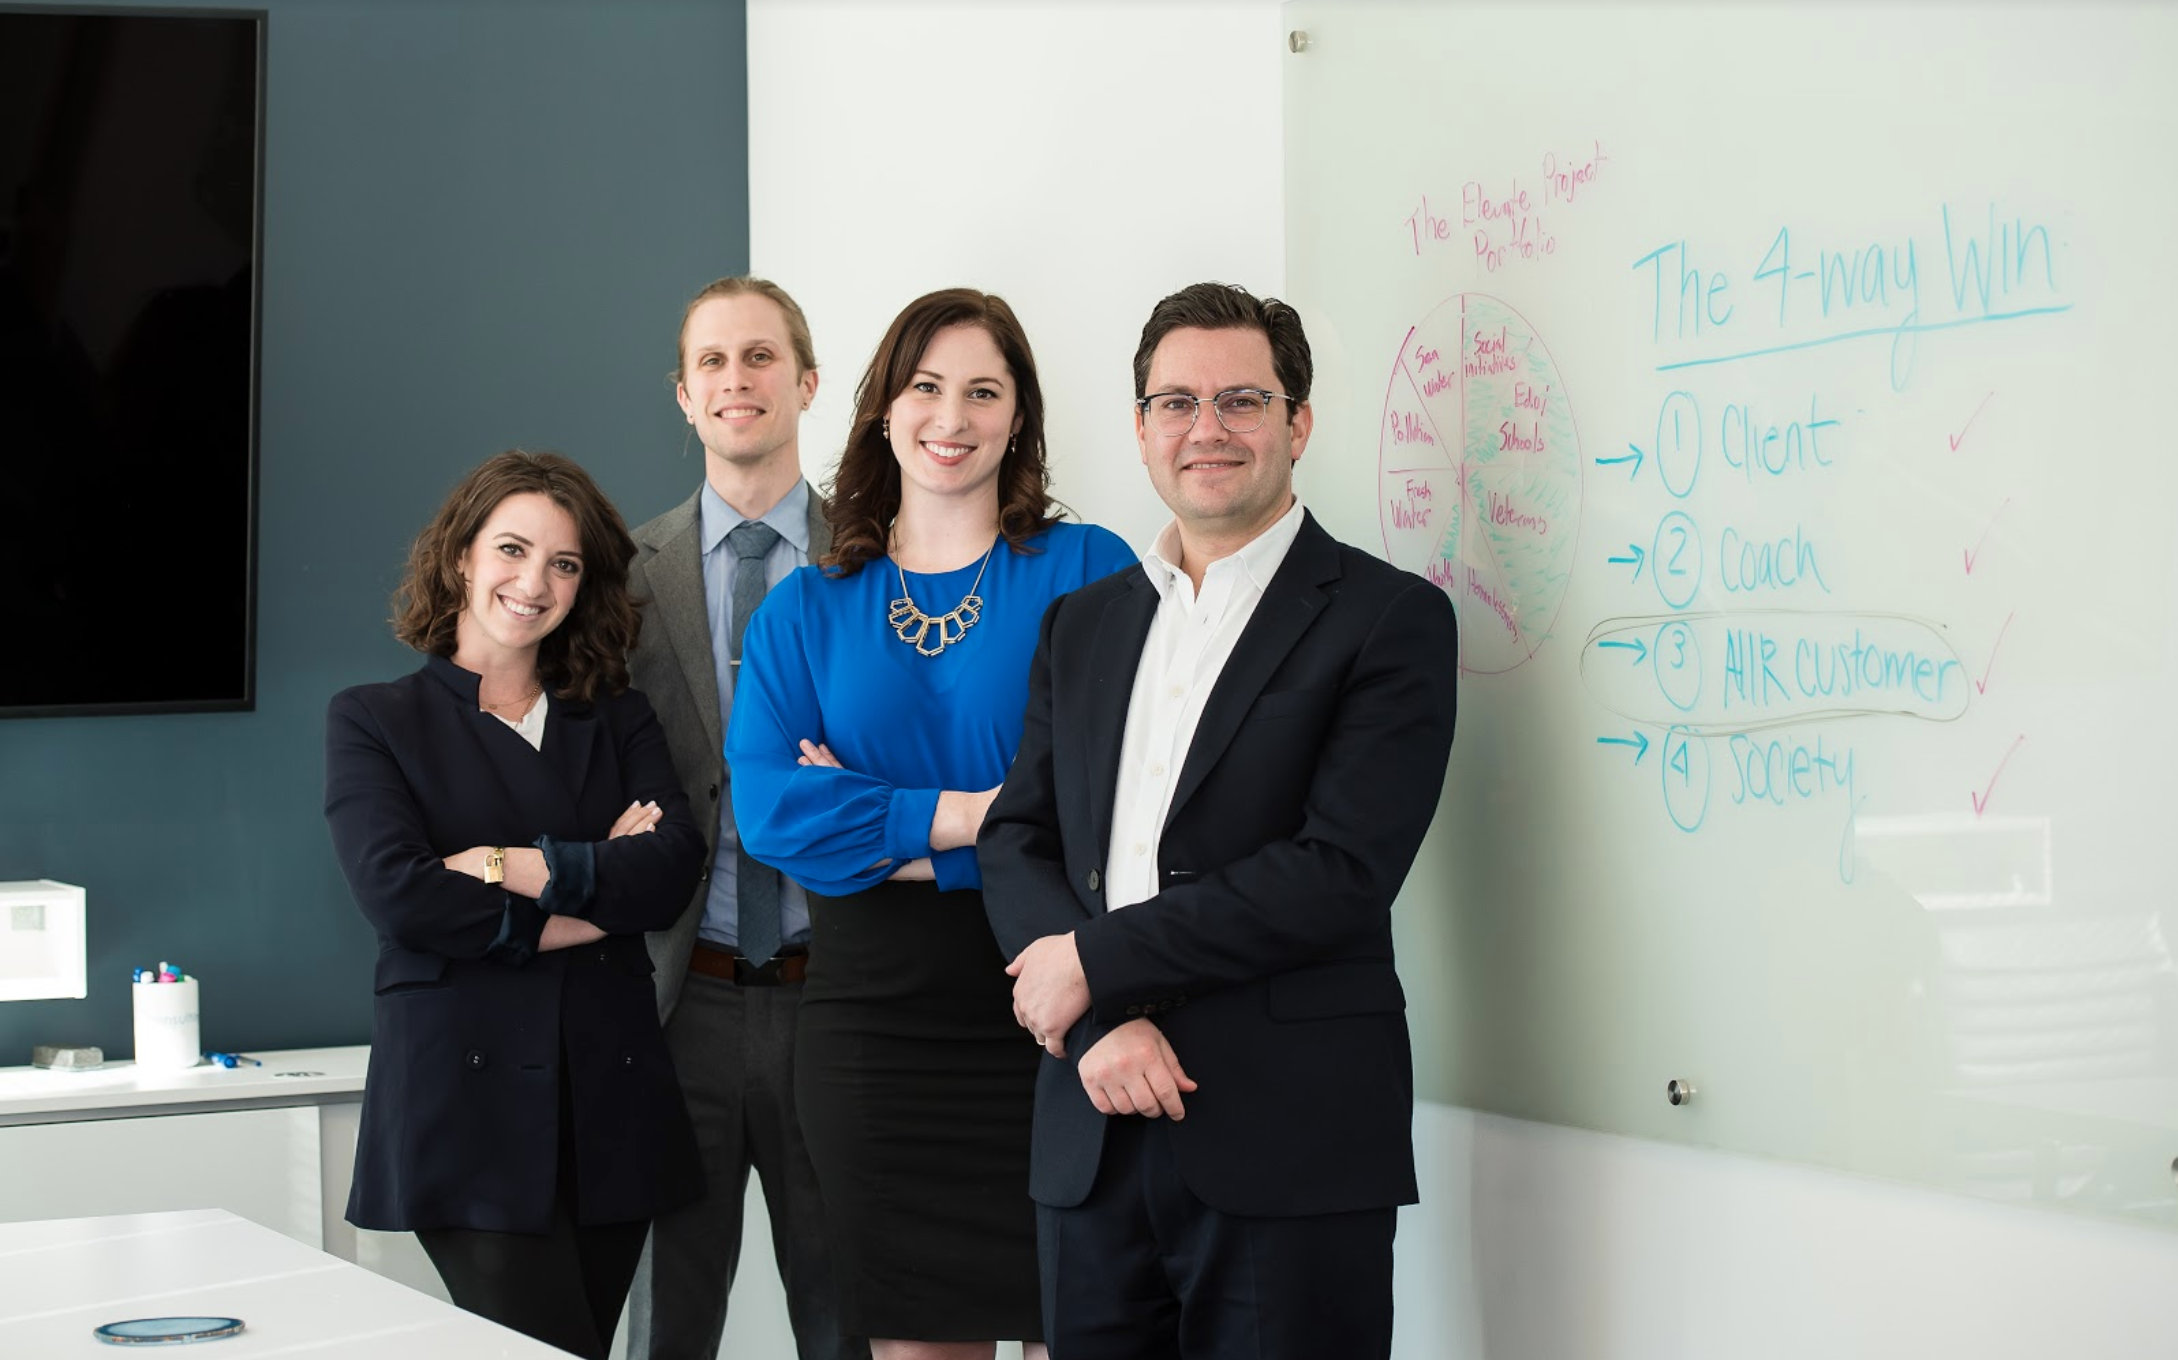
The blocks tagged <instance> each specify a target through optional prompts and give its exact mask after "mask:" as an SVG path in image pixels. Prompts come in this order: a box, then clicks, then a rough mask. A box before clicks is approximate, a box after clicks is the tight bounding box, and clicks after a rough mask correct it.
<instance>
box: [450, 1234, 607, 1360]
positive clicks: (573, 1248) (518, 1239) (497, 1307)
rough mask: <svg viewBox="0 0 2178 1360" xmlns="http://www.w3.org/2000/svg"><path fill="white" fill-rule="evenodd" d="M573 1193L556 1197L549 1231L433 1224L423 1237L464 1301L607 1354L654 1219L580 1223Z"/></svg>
mask: <svg viewBox="0 0 2178 1360" xmlns="http://www.w3.org/2000/svg"><path fill="white" fill-rule="evenodd" d="M569 1199H570V1196H568V1195H565V1194H561V1195H558V1196H555V1197H554V1200H553V1205H552V1227H551V1230H550V1231H548V1232H546V1233H545V1234H544V1235H542V1236H536V1235H533V1234H530V1233H506V1232H484V1231H482V1230H479V1229H475V1228H426V1229H424V1230H423V1231H421V1232H418V1233H417V1234H416V1240H417V1241H419V1242H421V1243H422V1244H423V1249H424V1252H425V1253H426V1254H427V1255H429V1256H430V1258H431V1264H432V1265H433V1266H435V1267H437V1269H438V1272H439V1278H440V1279H442V1280H444V1281H445V1282H446V1292H447V1293H448V1294H450V1295H452V1296H453V1299H454V1302H455V1303H456V1304H458V1305H459V1306H460V1307H462V1308H465V1309H467V1310H468V1311H469V1312H472V1313H475V1314H477V1315H479V1316H481V1317H488V1318H490V1319H491V1320H492V1321H494V1322H496V1323H498V1324H500V1325H501V1326H503V1327H512V1328H513V1329H514V1330H515V1331H518V1332H521V1333H522V1334H523V1335H525V1336H533V1337H535V1338H537V1339H538V1340H539V1341H542V1342H544V1343H545V1344H546V1345H548V1346H557V1347H559V1348H560V1349H561V1350H563V1351H567V1352H570V1353H571V1354H574V1355H581V1356H588V1357H591V1360H605V1357H606V1352H608V1351H610V1350H611V1349H612V1345H613V1330H614V1329H615V1328H616V1327H618V1326H619V1325H620V1305H621V1303H622V1302H623V1301H625V1300H626V1299H627V1297H628V1281H629V1280H630V1279H632V1278H634V1275H635V1262H636V1258H637V1257H639V1256H641V1255H642V1253H643V1234H644V1232H645V1231H646V1230H647V1229H648V1228H649V1227H650V1224H649V1223H648V1222H646V1221H644V1220H640V1219H638V1220H637V1221H635V1222H633V1223H600V1224H577V1223H576V1222H575V1221H574V1220H573V1219H572V1218H570V1217H569V1216H568V1212H567V1205H568V1202H569Z"/></svg>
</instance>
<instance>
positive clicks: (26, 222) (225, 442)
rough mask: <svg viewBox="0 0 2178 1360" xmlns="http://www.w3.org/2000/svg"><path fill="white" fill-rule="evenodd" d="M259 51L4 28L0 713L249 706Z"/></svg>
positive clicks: (48, 24)
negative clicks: (2, 640)
mask: <svg viewBox="0 0 2178 1360" xmlns="http://www.w3.org/2000/svg"><path fill="white" fill-rule="evenodd" d="M263 53H264V15H263V14H262V13H243V12H230V11H216V12H215V11H204V10H188V11H173V12H169V13H146V12H144V11H141V10H139V11H134V12H129V11H106V12H88V11H67V10H58V9H30V8H16V7H8V8H0V506H4V508H5V511H6V513H5V514H4V515H0V526H4V527H0V566H4V572H0V638H4V639H5V641H4V643H0V716H47V715H59V714H74V713H147V712H177V711H190V710H217V709H242V708H248V707H250V706H251V703H252V699H253V694H254V684H253V679H254V674H253V673H254V666H255V627H256V581H255V544H256V506H255V499H256V497H255V491H256V485H257V475H256V474H257V447H256V445H257V354H258V344H257V317H258V297H259V292H260V282H259V274H260V259H261V250H260V248H259V233H260V227H259V224H260V221H261V211H260V203H261V200H262V181H263V175H262V165H263V155H262V147H263V128H264V120H263V108H264V98H263V90H264V60H263Z"/></svg>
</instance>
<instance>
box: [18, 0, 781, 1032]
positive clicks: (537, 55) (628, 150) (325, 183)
mask: <svg viewBox="0 0 2178 1360" xmlns="http://www.w3.org/2000/svg"><path fill="white" fill-rule="evenodd" d="M265 8H267V9H268V10H269V12H270V21H269V29H268V35H269V36H268V43H267V47H268V51H267V81H266V101H267V109H266V156H265V212H264V230H265V241H264V280H265V292H264V308H263V312H264V319H263V325H264V332H263V358H262V396H261V399H260V411H261V413H262V415H261V420H262V425H261V435H260V446H259V459H260V465H259V508H258V536H259V558H258V567H257V590H258V646H257V709H256V711H255V712H252V713H236V714H200V715H188V716H176V717H130V718H68V719H43V720H28V721H12V722H0V880H5V879H17V878H41V877H42V878H58V879H62V880H65V881H67V882H71V883H80V884H82V885H83V886H84V887H85V888H87V889H88V890H89V893H90V997H89V998H88V999H87V1000H84V1001H53V1002H14V1003H0V1066H6V1065H13V1064H20V1063H26V1062H28V1061H29V1060H30V1049H31V1046H32V1045H33V1044H36V1043H47V1042H56V1041H75V1042H88V1043H95V1044H99V1045H101V1046H102V1047H104V1048H105V1049H106V1051H107V1052H108V1054H110V1055H112V1056H116V1057H120V1056H125V1055H127V1054H128V1053H129V1051H130V1049H131V1047H132V1044H131V1039H130V1026H129V998H128V970H129V968H130V966H131V965H134V964H138V963H149V962H155V961H156V960H158V959H160V958H167V959H172V960H174V961H175V962H176V963H178V964H180V965H182V966H183V967H185V968H187V969H188V970H189V971H190V972H192V973H194V974H196V975H197V976H198V977H199V978H201V979H202V992H203V997H202V1005H203V1037H204V1042H205V1044H206V1045H207V1046H208V1047H214V1048H228V1049H243V1050H247V1049H252V1048H295V1047H309V1046H316V1045H323V1044H347V1043H361V1042H364V1041H365V1040H367V1039H368V1038H369V1015H370V1005H369V1003H370V977H371V960H372V958H373V956H374V953H375V944H374V941H373V937H372V935H371V933H370V931H369V930H368V929H366V928H365V926H364V924H363V921H362V919H361V917H359V916H358V915H357V913H356V910H355V907H354V905H353V904H352V903H351V902H350V901H349V898H348V894H347V890H346V888H345V886H344V885H343V884H342V881H341V878H340V875H339V872H338V871H337V869H336V868H335V867H334V864H333V860H332V851H331V847H330V844H329V842H328V840H327V837H326V833H325V823H324V820H323V818H322V816H321V813H320V807H321V794H322V781H323V773H324V770H323V756H322V749H321V748H322V743H323V723H324V712H325V702H326V700H327V698H329V697H330V696H331V695H332V693H333V692H334V691H335V690H337V689H339V688H341V687H343V686H345V685H351V684H355V683H358V682H360V681H364V680H372V679H382V678H385V677H389V676H393V675H398V674H401V673H402V672H404V671H406V670H409V669H411V668H412V667H413V666H414V665H415V664H416V658H415V656H414V654H413V653H411V652H408V651H407V650H405V649H404V648H402V647H400V646H399V645H398V644H397V643H395V642H394V641H393V640H392V637H391V636H390V635H389V633H388V632H387V629H386V625H385V618H386V600H387V595H388V592H390V591H391V589H392V587H393V585H394V583H395V580H396V577H397V575H398V570H399V566H400V563H401V560H402V557H403V554H404V553H405V551H406V549H407V545H408V541H409V539H410V538H411V537H412V536H413V535H414V533H415V531H416V530H417V529H418V528H419V527H420V526H421V525H422V523H423V521H424V519H425V517H426V516H428V515H429V514H430V513H431V511H432V510H433V509H434V508H435V507H436V506H437V504H438V502H439V500H440V498H441V497H442V496H443V495H444V493H445V492H446V490H447V488H448V487H449V486H450V485H451V484H452V483H453V482H454V481H455V480H456V479H457V478H459V477H460V476H461V474H462V473H464V472H465V471H467V470H468V469H469V468H470V467H471V466H473V465H474V464H476V463H477V462H479V461H481V460H482V459H483V458H484V457H485V456H486V455H488V454H490V453H493V452H495V451H497V450H499V449H501V448H505V447H507V446H509V445H517V444H520V445H527V446H530V447H544V448H557V449H559V450H561V451H563V452H566V453H568V454H571V455H573V456H574V457H575V458H577V459H579V460H580V461H581V462H582V463H583V464H584V465H585V466H587V467H588V468H590V470H591V471H592V472H593V473H594V474H596V476H597V477H598V480H599V481H600V482H601V483H602V484H603V485H604V487H605V489H606V491H607V492H608V493H609V494H611V495H612V496H613V497H614V498H615V499H616V500H617V501H618V502H619V504H620V506H621V509H622V511H623V512H624V513H625V514H626V515H627V517H628V519H629V521H630V522H631V523H633V522H635V521H638V520H641V519H645V518H648V517H649V516H650V515H652V514H655V513H657V512H658V511H659V510H662V509H664V508H665V507H666V506H667V505H669V504H671V503H672V502H674V501H675V500H678V499H679V498H681V497H682V496H685V495H686V494H688V492H690V491H692V490H694V488H695V486H696V482H697V480H698V478H699V477H700V476H701V475H702V455H701V451H700V450H696V451H687V450H684V448H683V441H684V437H685V435H686V433H687V428H688V427H687V425H686V424H685V422H684V421H683V420H682V418H681V415H680V412H679V410H678V409H677V408H676V407H675V406H674V405H673V402H672V398H671V393H670V391H669V389H668V388H667V386H666V384H665V379H664V375H665V373H666V372H667V370H668V369H669V368H670V367H671V365H672V360H673V346H674V334H675V326H676V324H677V323H678V321H679V317H680V307H681V304H682V302H683V301H684V300H685V299H686V297H687V296H688V294H689V293H690V292H692V291H693V290H694V289H695V288H696V287H697V286H698V285H700V284H702V283H703V282H705V281H706V280H709V279H711V278H714V277H716V276H718V275H720V274H726V273H735V272H739V271H741V270H743V269H745V268H747V266H748V221H749V213H748V135H747V80H746V70H745V37H746V29H745V24H744V18H743V6H742V4H741V2H740V0H614V3H611V4H590V3H572V2H571V0H569V2H561V0H526V2H522V0H461V2H460V3H437V2H436V0H432V2H430V3H426V2H425V0H271V2H270V3H269V4H267V5H266V6H265ZM141 428H142V430H143V437H144V438H145V440H147V441H148V442H150V443H152V444H154V445H156V443H157V441H158V438H159V427H158V419H157V413H156V412H147V413H145V418H144V420H143V421H142V422H141ZM169 474H170V475H172V476H174V477H176V478H182V477H187V476H188V475H189V469H188V468H187V467H186V466H174V467H171V468H170V469H169ZM0 494H4V493H0ZM180 528H181V529H182V532H179V533H178V534H177V535H176V537H175V538H174V540H173V541H171V542H163V543H104V544H87V545H85V547H86V550H87V551H98V552H113V553H124V554H127V555H128V556H130V557H131V558H132V559H134V560H135V561H136V562H137V563H138V564H139V566H140V568H141V572H142V586H143V589H142V592H141V598H142V606H143V608H144V609H146V610H175V609H179V610H186V609H188V608H189V544H188V534H187V532H186V526H180ZM111 626H112V627H114V628H118V629H126V628H127V627H128V626H129V620H128V619H126V618H116V619H114V620H112V621H111ZM8 649H9V651H10V653H11V655H10V656H9V657H8V658H7V659H6V661H5V663H4V664H9V665H17V664H35V640H29V639H10V640H9V644H8ZM142 661H143V664H144V665H146V666H157V665H159V664H160V658H159V657H157V656H145V657H143V658H142Z"/></svg>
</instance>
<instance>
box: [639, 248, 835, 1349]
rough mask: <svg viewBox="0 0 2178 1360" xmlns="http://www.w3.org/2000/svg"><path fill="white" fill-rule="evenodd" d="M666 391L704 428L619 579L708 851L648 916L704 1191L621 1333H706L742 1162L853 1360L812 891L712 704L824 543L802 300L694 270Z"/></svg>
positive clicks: (651, 1256) (791, 1301) (649, 1266)
mask: <svg viewBox="0 0 2178 1360" xmlns="http://www.w3.org/2000/svg"><path fill="white" fill-rule="evenodd" d="M674 391H675V395H676V397H677V398H678V399H679V401H680V405H681V410H682V412H683V413H685V414H686V415H687V417H688V423H689V425H690V427H691V428H692V430H693V431H694V433H695V436H696V437H697V438H698V439H699V440H700V441H701V442H702V444H703V450H704V454H703V463H704V482H703V485H702V486H700V487H699V488H697V491H696V494H695V495H693V496H691V497H689V498H688V499H687V500H686V501H683V502H682V503H681V504H679V505H677V506H675V507H674V508H673V509H671V510H668V511H666V512H665V513H664V514H662V515H660V516H658V517H657V518H656V519H654V520H651V521H650V522H649V523H647V524H644V525H643V526H642V527H640V528H638V529H637V530H636V531H635V543H636V557H635V564H634V566H633V567H632V568H631V570H630V572H629V585H630V588H631V589H632V590H633V591H634V592H635V594H636V596H637V597H638V598H647V599H648V600H649V601H650V603H649V605H648V607H647V610H646V615H645V618H644V620H643V632H642V638H641V641H640V642H639V643H638V644H637V646H636V649H635V652H634V654H633V655H632V656H631V657H629V669H630V671H631V672H632V674H633V677H634V681H635V687H636V688H637V689H640V690H641V691H643V693H644V694H645V695H646V696H647V697H648V698H649V699H650V702H651V706H652V707H653V708H654V709H655V710H656V711H657V714H658V719H659V721H660V722H661V723H663V724H664V726H665V731H666V738H667V741H668V742H669V743H670V745H671V747H672V753H673V764H674V767H675V769H676V770H677V771H678V772H679V774H680V779H681V784H682V786H683V787H684V788H685V789H686V791H687V793H688V801H689V806H690V807H692V808H693V809H694V810H695V813H696V817H697V820H698V821H699V822H701V823H703V825H704V828H705V834H706V838H707V842H708V844H709V850H710V853H709V857H708V860H707V863H708V866H709V867H708V869H707V871H706V872H705V875H704V881H703V882H702V883H701V884H699V885H698V886H697V888H696V894H695V898H694V900H693V901H691V902H690V903H689V904H688V909H687V910H686V911H684V912H682V914H681V917H680V919H679V920H678V921H676V922H675V923H674V925H673V926H672V928H671V929H668V930H664V931H659V932H657V933H655V934H653V935H651V936H650V937H649V941H650V954H651V959H652V962H653V963H654V964H655V965H656V968H657V981H658V1013H659V1017H660V1019H661V1020H663V1021H664V1022H665V1034H666V1044H667V1046H668V1048H669V1049H670V1050H671V1052H672V1055H673V1062H674V1066H675V1068H676V1069H677V1070H678V1072H679V1074H680V1080H681V1086H682V1089H683V1090H684V1092H685V1093H686V1095H687V1099H688V1112H689V1115H690V1117H691V1118H692V1119H693V1121H694V1123H695V1126H696V1139H697V1144H698V1147H699V1149H700V1152H701V1155H702V1161H703V1172H704V1178H705V1181H706V1182H707V1191H706V1195H705V1197H704V1198H703V1199H702V1200H699V1201H697V1202H696V1203H695V1204H694V1205H693V1206H691V1207H689V1208H687V1209H683V1210H680V1211H678V1212H676V1213H672V1214H668V1215H666V1216H664V1217H662V1218H660V1219H658V1220H657V1221H656V1223H655V1224H654V1225H653V1227H652V1229H651V1239H650V1246H649V1247H648V1249H647V1250H646V1251H645V1252H644V1257H643V1265H642V1268H641V1270H640V1271H639V1272H638V1274H637V1276H636V1282H635V1289H634V1293H633V1296H632V1301H631V1305H630V1316H629V1329H628V1342H629V1350H628V1353H629V1354H630V1355H631V1356H635V1357H647V1360H713V1357H715V1356H716V1355H717V1354H718V1347H719V1337H720V1334H721V1333H722V1331H723V1330H724V1328H725V1325H726V1300H727V1295H728V1293H729V1292H730V1291H731V1290H732V1288H733V1278H734V1269H735V1266H736V1264H737V1263H738V1262H739V1259H740V1255H741V1207H742V1200H743V1197H744V1195H745V1193H746V1189H747V1185H748V1178H749V1171H750V1170H751V1168H754V1170H755V1171H756V1173H757V1175H758V1176H759V1177H761V1178H762V1181H763V1185H764V1202H765V1204H766V1206H767V1207H768V1209H769V1211H770V1215H771V1236H772V1246H773V1249H774V1252H775V1253H776V1255H777V1257H778V1262H779V1276H780V1281H781V1283H782V1284H783V1285H784V1286H785V1288H786V1296H787V1310H788V1313H789V1314H790V1316H791V1317H792V1320H793V1324H794V1337H795V1342H796V1346H797V1349H798V1351H799V1354H800V1356H801V1360H845V1358H847V1357H854V1358H855V1360H866V1357H867V1356H868V1355H869V1347H868V1345H867V1343H865V1342H863V1341H860V1340H857V1339H852V1338H846V1337H842V1336H841V1335H840V1332H839V1308H838V1304H837V1296H836V1291H835V1289H834V1285H833V1278H832V1266H831V1252H830V1250H829V1248H828V1245H827V1244H826V1242H825V1240H824V1217H823V1214H822V1213H821V1212H820V1209H819V1203H820V1201H819V1199H818V1194H817V1181H816V1173H815V1172H814V1171H813V1170H812V1169H811V1168H810V1164H809V1154H808V1152H807V1150H806V1149H805V1148H804V1147H803V1144H802V1135H801V1128H800V1125H799V1123H798V1122H797V1120H796V1119H795V1114H794V1029H795V1019H796V1013H797V1010H798V1008H799V1007H800V1004H801V990H802V989H801V981H802V977H803V974H804V970H805V969H806V967H807V965H808V959H809V908H808V903H807V901H806V900H805V899H804V897H803V894H802V890H801V888H800V887H799V886H798V885H796V884H795V883H794V882H792V881H791V880H789V879H787V878H785V877H784V876H783V875H781V874H779V873H778V872H777V871H776V870H774V869H772V868H770V867H769V866H767V865H763V864H759V863H757V862H755V861H753V860H750V859H748V858H747V857H746V856H744V855H742V854H741V850H740V841H739V838H738V837H737V836H736V835H735V833H734V824H733V801H732V799H731V798H730V797H729V796H728V790H727V786H726V781H727V780H728V779H729V778H730V777H731V775H730V772H729V771H728V770H727V769H726V759H725V735H726V717H727V714H728V712H729V711H730V708H731V705H732V703H733V681H734V671H735V668H736V667H737V666H738V665H739V664H740V647H741V633H742V629H743V628H744V627H745V626H746V624H747V623H748V615H749V614H750V613H751V612H753V611H754V609H755V607H756V605H757V603H758V602H760V601H761V599H762V597H763V593H764V591H766V590H768V589H769V588H770V587H771V586H773V585H776V584H777V583H778V582H779V581H780V580H781V579H783V578H784V577H785V576H786V575H787V574H788V573H789V572H792V571H793V570H795V569H796V568H798V567H801V566H805V565H807V564H808V563H809V562H811V561H813V560H815V559H816V558H817V556H818V555H820V554H821V553H823V552H824V551H825V549H826V548H828V547H829V546H830V543H831V534H830V531H829V529H828V528H827V526H826V523H825V519H824V508H823V504H822V503H821V502H820V501H819V500H818V499H817V497H816V495H815V494H814V493H813V492H812V491H811V490H810V487H809V483H808V482H806V481H805V480H803V478H802V470H801V451H800V443H799V434H800V427H801V417H802V412H804V411H806V410H807V409H808V408H809V403H810V401H811V399H812V398H814V397H815V396H816V392H817V359H816V354H815V352H814V351H813V349H812V347H811V345H810V340H809V323H808V322H807V321H806V320H805V319H804V318H803V316H802V309H801V308H800V307H799V306H797V305H796V304H795V302H794V299H793V298H791V297H789V296H788V295H787V293H786V291H785V290H784V289H782V288H780V287H779V286H778V285H777V284H774V283H770V282H767V281H766V280H763V279H753V278H724V279H719V280H717V281H716V282H714V283H711V284H710V285H708V286H706V287H705V288H704V289H703V290H702V291H700V292H698V293H697V294H696V296H695V297H694V298H693V299H691V300H690V302H689V304H688V308H687V310H686V311H685V312H684V313H683V315H682V319H681V338H680V367H679V371H678V373H677V382H676V385H675V389H674Z"/></svg>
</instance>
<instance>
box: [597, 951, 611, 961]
mask: <svg viewBox="0 0 2178 1360" xmlns="http://www.w3.org/2000/svg"><path fill="white" fill-rule="evenodd" d="M612 958H613V956H612V955H610V954H608V953H606V952H605V951H604V950H602V949H600V950H598V951H597V961H598V962H599V963H611V962H612Z"/></svg>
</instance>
